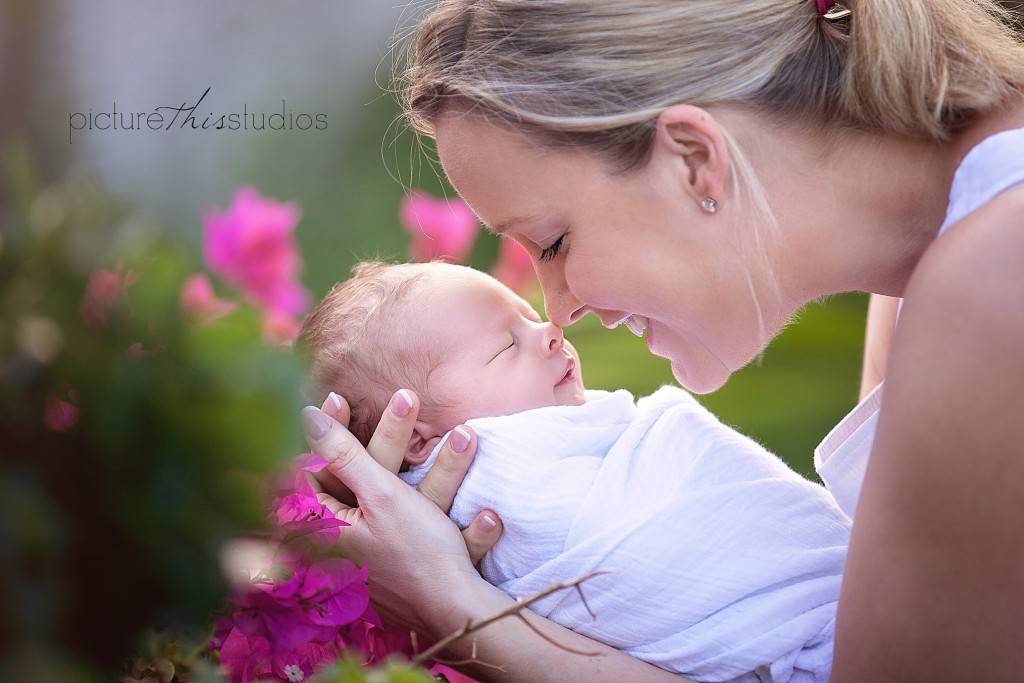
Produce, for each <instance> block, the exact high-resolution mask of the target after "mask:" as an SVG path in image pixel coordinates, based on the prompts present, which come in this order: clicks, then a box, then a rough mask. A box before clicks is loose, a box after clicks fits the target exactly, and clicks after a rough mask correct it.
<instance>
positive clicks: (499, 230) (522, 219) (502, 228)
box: [490, 216, 537, 235]
mask: <svg viewBox="0 0 1024 683" xmlns="http://www.w3.org/2000/svg"><path fill="white" fill-rule="evenodd" d="M535 220H537V217H536V216H516V217H515V218H511V219H509V220H507V221H502V222H500V223H497V224H495V225H492V226H490V228H491V232H494V233H496V234H498V235H504V234H505V233H506V232H508V231H509V230H511V229H512V228H514V227H515V226H517V225H521V224H523V223H529V222H530V221H535Z"/></svg>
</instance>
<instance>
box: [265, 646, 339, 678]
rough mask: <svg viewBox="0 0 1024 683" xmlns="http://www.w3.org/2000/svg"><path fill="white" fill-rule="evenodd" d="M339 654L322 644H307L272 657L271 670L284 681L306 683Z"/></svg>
mask: <svg viewBox="0 0 1024 683" xmlns="http://www.w3.org/2000/svg"><path fill="white" fill-rule="evenodd" d="M337 657H338V652H337V651H336V650H334V649H333V648H330V647H327V646H324V645H321V644H320V643H306V644H305V645H300V646H299V647H297V648H294V649H292V650H289V651H288V652H281V653H278V654H275V655H271V656H270V670H271V672H272V673H273V675H274V676H276V677H277V678H279V679H280V680H282V681H289V682H290V683H293V682H295V681H305V680H306V679H308V678H311V677H312V676H313V674H315V673H317V672H318V671H319V670H320V669H322V668H324V667H325V666H327V665H328V664H330V663H331V662H332V661H334V660H335V659H337Z"/></svg>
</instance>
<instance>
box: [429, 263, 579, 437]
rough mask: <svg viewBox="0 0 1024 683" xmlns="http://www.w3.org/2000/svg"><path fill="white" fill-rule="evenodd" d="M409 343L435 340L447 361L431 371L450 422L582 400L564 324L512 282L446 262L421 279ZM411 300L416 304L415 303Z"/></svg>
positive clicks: (432, 382)
mask: <svg viewBox="0 0 1024 683" xmlns="http://www.w3.org/2000/svg"><path fill="white" fill-rule="evenodd" d="M417 296H418V297H423V304H422V305H421V306H419V310H418V311H413V312H412V315H413V316H414V317H415V318H417V320H415V321H410V322H414V323H415V324H414V325H413V326H412V327H411V328H410V329H411V330H412V340H411V343H419V344H435V345H436V347H435V348H437V349H440V350H444V351H445V353H446V356H447V357H446V362H445V363H444V364H443V365H442V367H441V368H440V369H439V370H438V371H437V372H434V373H433V374H432V375H431V377H430V386H431V387H432V390H433V392H434V394H435V395H437V396H441V397H444V398H445V399H447V400H448V402H450V403H452V404H453V405H452V407H451V408H450V409H445V410H443V411H442V412H443V413H444V416H445V418H446V420H447V421H448V422H450V424H449V425H445V426H446V427H447V428H449V429H450V428H452V427H454V426H456V425H457V424H459V423H461V422H464V421H466V420H468V419H470V418H474V417H489V416H495V415H508V414H511V413H516V412H520V411H522V410H528V409H530V408H542V407H545V406H563V405H581V404H582V403H584V402H585V401H586V398H585V397H584V393H583V392H584V388H583V379H582V376H581V373H580V360H579V356H578V355H577V353H576V350H575V349H574V348H573V347H572V345H571V344H570V343H569V342H568V341H566V340H565V338H564V337H563V336H562V329H561V328H560V327H558V326H556V325H553V324H552V323H545V322H542V321H541V319H540V316H539V315H537V312H536V311H535V310H533V308H532V307H531V306H530V304H528V303H526V301H524V300H523V299H522V298H521V297H519V296H516V294H515V293H513V292H512V290H510V289H508V288H507V287H505V286H504V285H503V284H501V283H500V282H498V281H497V280H495V279H494V278H491V277H489V276H487V275H484V274H483V273H480V272H478V271H475V270H472V269H470V268H464V267H462V266H444V267H441V268H438V269H437V270H436V271H435V272H432V273H431V274H430V275H429V276H428V277H427V278H425V279H424V281H422V282H421V283H420V285H419V287H418V291H417ZM414 306H415V304H414Z"/></svg>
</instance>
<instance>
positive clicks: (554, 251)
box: [540, 233, 565, 263]
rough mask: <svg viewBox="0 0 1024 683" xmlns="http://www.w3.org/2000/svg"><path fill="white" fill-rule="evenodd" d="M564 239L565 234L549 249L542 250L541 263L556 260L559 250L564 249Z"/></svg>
mask: <svg viewBox="0 0 1024 683" xmlns="http://www.w3.org/2000/svg"><path fill="white" fill-rule="evenodd" d="M564 239H565V234H564V233H563V234H562V235H561V236H560V237H559V238H558V239H557V240H555V241H554V242H552V243H551V246H550V247H547V248H546V249H541V252H540V262H541V263H544V262H545V261H550V260H551V259H553V258H555V256H557V255H558V252H559V250H560V249H561V248H562V240H564Z"/></svg>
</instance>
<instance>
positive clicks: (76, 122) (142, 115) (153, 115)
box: [68, 88, 327, 144]
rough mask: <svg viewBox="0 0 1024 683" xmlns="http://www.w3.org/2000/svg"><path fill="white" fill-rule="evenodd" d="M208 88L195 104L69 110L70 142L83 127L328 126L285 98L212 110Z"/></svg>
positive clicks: (318, 116) (300, 128) (320, 116)
mask: <svg viewBox="0 0 1024 683" xmlns="http://www.w3.org/2000/svg"><path fill="white" fill-rule="evenodd" d="M210 90H211V89H210V88H207V89H206V90H205V91H204V92H203V94H202V95H201V96H200V97H199V99H198V100H196V103H195V104H189V103H188V102H182V104H181V106H178V107H172V106H160V107H155V108H154V109H153V110H152V111H118V109H117V103H116V102H115V103H114V104H113V106H112V107H111V109H110V111H99V112H94V111H93V110H92V109H90V110H89V111H88V112H87V113H86V112H80V111H73V112H69V116H68V143H69V144H74V136H75V133H77V132H81V131H136V132H138V131H144V130H148V131H165V132H166V131H171V130H229V131H239V130H244V131H249V130H255V131H266V130H272V131H281V130H289V131H294V130H297V131H308V130H316V131H320V130H327V114H309V113H306V112H296V111H293V110H292V109H290V108H288V104H287V102H285V101H284V100H281V110H280V111H276V110H275V111H273V112H272V113H268V112H266V111H250V109H249V105H247V104H243V105H242V111H240V112H239V111H233V112H229V113H222V112H214V111H210V110H209V105H208V104H207V105H206V106H202V105H203V101H204V100H205V99H206V96H207V95H209V94H210Z"/></svg>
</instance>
